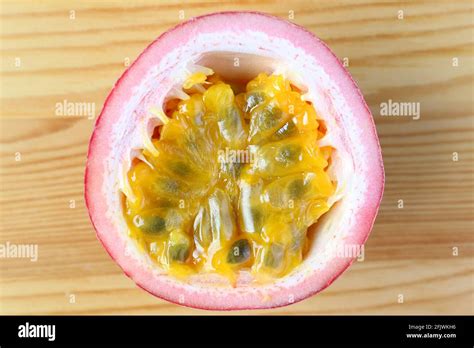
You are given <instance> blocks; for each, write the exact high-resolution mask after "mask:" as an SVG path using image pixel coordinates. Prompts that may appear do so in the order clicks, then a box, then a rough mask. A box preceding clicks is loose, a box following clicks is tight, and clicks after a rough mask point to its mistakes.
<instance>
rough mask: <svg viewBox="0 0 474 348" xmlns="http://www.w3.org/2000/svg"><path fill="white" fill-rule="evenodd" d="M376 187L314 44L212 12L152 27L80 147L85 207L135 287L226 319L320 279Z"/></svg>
mask: <svg viewBox="0 0 474 348" xmlns="http://www.w3.org/2000/svg"><path fill="white" fill-rule="evenodd" d="M383 185H384V172H383V164H382V157H381V152H380V146H379V143H378V139H377V134H376V132H375V127H374V123H373V120H372V116H371V114H370V111H369V109H368V108H367V105H366V104H365V102H364V100H363V97H362V95H361V93H360V91H359V89H358V88H357V86H356V85H355V83H354V82H353V80H352V78H351V77H350V75H349V74H348V73H347V71H346V70H345V69H344V68H343V67H342V65H341V64H340V62H339V60H338V59H337V58H336V57H335V56H334V55H333V54H332V52H331V51H330V50H329V49H328V48H327V46H326V45H325V44H324V43H323V42H321V41H320V40H319V39H317V38H316V37H315V36H313V34H311V33H309V32H308V31H306V30H305V29H303V28H301V27H298V26H296V25H294V24H291V23H289V22H286V21H284V20H281V19H278V18H276V17H272V16H269V15H265V14H261V13H248V12H227V13H216V14H211V15H207V16H202V17H198V18H195V19H192V20H190V21H188V22H185V23H183V24H181V25H179V26H177V27H175V28H173V29H171V30H170V31H168V32H166V33H165V34H163V35H162V36H160V37H159V38H158V39H157V40H156V41H154V42H153V43H152V44H151V45H150V46H149V47H148V48H147V49H146V50H145V51H144V52H143V53H142V55H140V57H139V58H138V59H137V60H136V61H135V63H134V64H133V65H132V66H131V67H130V68H129V69H128V70H127V72H126V73H124V75H123V76H122V77H121V78H120V80H119V81H118V82H117V84H116V86H115V87H114V89H113V90H112V92H111V93H110V95H109V97H108V98H107V101H106V103H105V105H104V108H103V110H102V112H101V115H100V117H99V119H98V120H97V122H96V126H95V129H94V133H93V135H92V138H91V141H90V145H89V153H88V159H87V168H86V175H85V199H86V204H87V207H88V211H89V215H90V217H91V221H92V223H93V225H94V227H95V229H96V231H97V236H98V238H99V239H100V241H101V242H102V243H103V245H104V247H105V248H106V250H107V251H108V252H109V254H110V255H111V256H112V258H114V259H115V261H116V262H117V263H118V264H119V265H120V267H121V268H122V269H123V270H124V272H125V273H126V274H127V275H128V276H130V277H131V278H132V279H133V280H134V281H135V282H136V283H137V285H139V286H140V287H142V288H144V289H145V290H147V291H148V292H150V293H152V294H153V295H156V296H159V297H161V298H164V299H166V300H168V301H172V302H175V303H179V304H182V305H186V306H191V307H196V308H204V309H218V310H231V309H249V308H271V307H276V306H283V305H288V304H291V303H294V302H297V301H300V300H302V299H304V298H307V297H308V296H310V295H312V294H315V293H317V292H319V291H321V290H323V289H324V288H326V287H327V286H328V285H329V284H331V283H332V282H333V281H334V279H336V278H337V277H338V276H339V275H340V274H341V273H342V272H343V271H344V270H345V269H346V268H347V267H348V266H349V265H350V264H351V263H352V262H353V261H354V259H355V258H356V257H357V256H358V255H357V254H354V252H353V251H354V250H357V251H360V250H363V249H361V248H362V247H363V244H364V243H365V241H366V239H367V237H368V235H369V233H370V230H371V228H372V226H373V223H374V219H375V216H376V214H377V210H378V207H379V205H380V200H381V197H382V192H383Z"/></svg>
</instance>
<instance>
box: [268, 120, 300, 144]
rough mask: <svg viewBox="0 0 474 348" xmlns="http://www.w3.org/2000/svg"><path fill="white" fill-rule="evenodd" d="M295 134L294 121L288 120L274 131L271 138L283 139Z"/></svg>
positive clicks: (296, 132) (296, 130) (296, 131)
mask: <svg viewBox="0 0 474 348" xmlns="http://www.w3.org/2000/svg"><path fill="white" fill-rule="evenodd" d="M296 134H298V129H297V128H296V126H295V123H294V122H293V121H292V120H290V121H288V122H287V123H285V124H284V125H283V127H281V128H280V129H279V130H277V131H276V132H275V134H274V135H273V139H272V140H280V139H285V138H289V137H290V136H293V135H296Z"/></svg>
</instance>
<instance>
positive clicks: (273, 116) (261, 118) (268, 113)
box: [255, 105, 281, 131]
mask: <svg viewBox="0 0 474 348" xmlns="http://www.w3.org/2000/svg"><path fill="white" fill-rule="evenodd" d="M255 117H256V126H257V128H258V130H261V131H266V130H269V129H272V128H274V127H275V126H277V125H278V123H279V122H280V119H281V110H280V109H279V108H277V107H275V106H271V105H268V106H267V107H265V108H264V109H263V110H260V111H257V112H256V115H255Z"/></svg>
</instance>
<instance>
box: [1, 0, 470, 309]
mask: <svg viewBox="0 0 474 348" xmlns="http://www.w3.org/2000/svg"><path fill="white" fill-rule="evenodd" d="M131 3H133V4H131ZM289 3H291V5H289ZM0 8H1V11H0V35H1V36H0V40H1V41H0V44H1V47H0V48H1V58H2V59H1V72H0V81H1V82H0V103H1V104H0V114H1V118H0V141H1V149H0V151H1V152H0V155H1V156H0V159H1V162H0V243H3V244H4V243H6V242H10V243H16V244H31V243H33V244H37V245H38V248H39V257H38V261H37V262H31V261H29V260H27V259H14V258H1V259H0V313H2V314H5V313H7V314H18V313H21V314H97V313H156V314H178V313H180V314H183V313H193V314H208V313H209V312H203V311H198V310H192V309H188V308H184V307H180V306H177V305H174V304H170V303H167V302H165V301H161V300H158V299H156V298H154V297H152V296H151V295H149V294H148V293H146V292H145V291H143V290H141V289H139V288H137V287H136V286H135V285H134V283H133V282H132V281H131V280H130V279H128V278H127V277H126V276H124V275H123V274H122V272H121V270H120V269H119V267H118V266H117V265H116V264H115V263H114V262H113V261H112V260H111V258H110V257H109V256H108V255H107V253H106V252H105V250H104V249H103V248H102V246H101V245H100V243H99V242H98V241H97V239H96V237H95V233H94V231H93V229H92V226H91V224H90V222H89V219H88V215H87V211H86V209H85V206H84V200H83V175H84V164H85V160H86V152H87V145H88V140H89V136H90V134H91V132H92V129H93V124H94V120H89V119H87V117H71V116H58V115H56V113H55V105H56V103H58V102H59V103H61V102H63V101H64V100H66V101H71V102H91V103H95V105H96V114H97V113H98V112H99V111H100V108H101V107H102V105H103V102H104V100H105V98H106V96H107V94H108V93H109V91H110V89H111V86H112V85H113V84H114V82H115V81H116V80H117V79H118V77H119V76H120V75H121V74H122V72H123V71H124V70H125V69H126V63H127V62H129V61H133V60H134V59H135V58H136V57H137V56H138V54H139V53H140V52H141V51H142V50H143V49H144V48H145V47H146V46H147V45H148V44H149V43H150V42H151V41H152V40H153V39H154V38H155V37H157V36H158V35H160V34H161V33H162V32H163V31H165V30H166V29H168V28H170V27H171V26H174V25H175V24H177V23H179V22H180V21H181V20H180V15H183V14H184V16H185V18H189V17H191V16H196V15H201V14H205V13H209V12H213V11H221V10H260V11H266V12H269V13H272V14H275V15H277V16H280V17H285V18H288V15H289V14H290V15H291V13H293V14H294V19H293V21H294V22H295V23H298V24H300V25H303V26H305V27H306V28H308V29H309V30H311V31H312V32H314V33H315V34H316V35H318V36H319V37H321V38H322V39H323V40H325V41H326V42H327V43H328V44H329V45H330V46H331V48H332V49H333V50H334V52H335V53H336V54H337V55H338V56H339V57H340V58H341V59H342V58H344V57H347V58H348V62H349V66H348V69H349V70H350V72H351V73H352V75H353V77H354V79H355V80H356V81H357V82H358V84H359V86H360V87H361V89H362V91H363V92H364V95H365V97H366V100H367V102H368V104H369V106H370V108H371V110H372V112H373V114H374V118H375V122H376V125H377V130H378V133H379V136H380V141H381V144H382V147H383V155H384V162H385V169H386V190H385V195H384V199H383V203H382V206H381V209H380V213H379V216H378V219H377V221H376V224H375V227H374V229H373V232H372V235H371V236H370V239H369V241H368V243H367V245H366V249H365V260H364V261H363V262H357V263H355V264H354V265H353V266H352V267H351V268H350V269H349V270H348V271H347V272H346V273H345V274H344V275H343V276H342V277H340V278H339V279H338V280H337V281H336V282H335V283H334V284H333V285H332V286H331V287H330V288H328V289H327V290H325V291H324V292H322V293H321V294H319V295H317V296H314V297H311V298H310V299H307V300H305V301H303V302H300V303H297V304H294V305H291V306H288V307H284V308H279V309H275V310H271V311H265V313H267V314H269V313H270V314H277V313H291V314H301V313H304V314H328V313H329V314H345V313H349V314H356V313H357V314H360V313H364V314H369V313H370V314H371V313H377V314H388V313H397V314H435V313H437V314H455V313H456V314H460V313H463V314H472V313H473V231H474V224H473V211H474V210H473V208H474V204H473V192H474V191H473V149H474V146H473V107H472V106H473V103H472V97H473V93H472V92H473V91H472V87H473V82H472V81H473V63H474V61H473V51H472V47H473V46H472V44H473V42H472V41H473V37H472V30H473V23H472V18H473V17H472V3H471V2H470V1H417V2H400V3H396V2H385V1H377V2H374V1H362V0H360V1H335V2H332V1H331V2H329V1H314V2H313V1H291V2H289V1H281V2H275V1H258V2H252V1H239V2H237V3H236V2H234V1H225V0H218V1H191V2H189V1H183V0H180V1H160V2H156V1H155V2H152V1H143V2H135V1H134V2H131V1H108V2H99V1H87V2H86V1H77V0H74V1H67V2H66V1H41V2H38V1H31V2H26V1H7V2H5V1H2V2H1V5H0ZM71 11H74V12H71ZM180 11H184V12H180ZM290 11H293V12H290ZM400 11H403V19H400V18H399V17H401V14H402V12H400ZM71 17H74V18H73V19H71ZM456 62H457V66H456ZM453 63H454V64H453ZM453 65H454V66H453ZM389 99H391V100H393V101H397V102H419V103H420V105H421V117H420V119H419V120H413V119H412V118H409V117H382V116H380V104H381V103H383V102H387V101H388V100H389ZM453 153H457V156H458V160H457V161H453ZM454 156H456V155H454ZM20 157H21V158H20ZM399 200H403V208H399ZM400 295H402V296H403V303H399V302H400V301H399V300H400V298H401V297H400ZM251 313H263V311H252V312H251Z"/></svg>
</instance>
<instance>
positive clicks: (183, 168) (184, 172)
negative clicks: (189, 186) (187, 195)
mask: <svg viewBox="0 0 474 348" xmlns="http://www.w3.org/2000/svg"><path fill="white" fill-rule="evenodd" d="M170 168H171V170H172V171H173V173H175V174H176V175H179V176H182V177H186V176H189V175H190V174H191V167H190V166H189V165H188V164H186V163H184V162H181V161H178V162H172V163H170Z"/></svg>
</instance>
